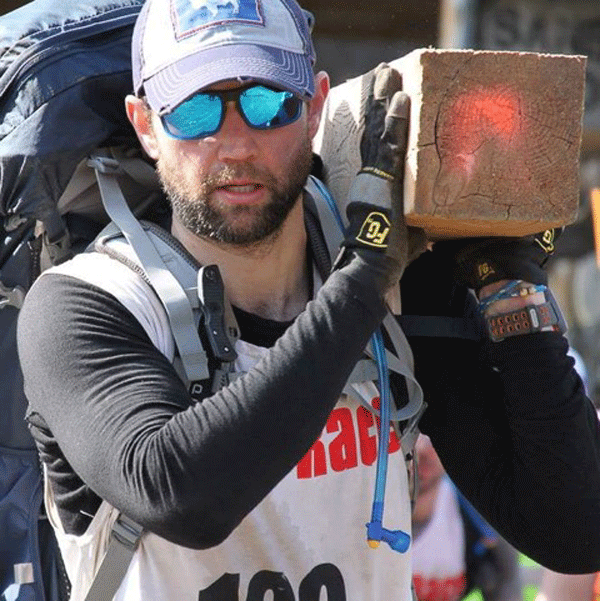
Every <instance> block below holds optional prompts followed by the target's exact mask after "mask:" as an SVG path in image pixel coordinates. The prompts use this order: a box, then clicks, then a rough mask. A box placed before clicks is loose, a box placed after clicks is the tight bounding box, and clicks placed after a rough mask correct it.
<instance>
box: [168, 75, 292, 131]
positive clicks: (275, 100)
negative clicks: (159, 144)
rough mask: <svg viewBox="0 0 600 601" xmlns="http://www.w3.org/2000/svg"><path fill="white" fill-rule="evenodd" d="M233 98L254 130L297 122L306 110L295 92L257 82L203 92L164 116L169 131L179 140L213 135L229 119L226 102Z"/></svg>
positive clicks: (244, 118)
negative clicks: (243, 86) (230, 88)
mask: <svg viewBox="0 0 600 601" xmlns="http://www.w3.org/2000/svg"><path fill="white" fill-rule="evenodd" d="M230 101H233V102H235V105H236V108H237V110H238V112H239V114H240V115H241V116H242V119H243V120H244V121H245V123H246V124H247V125H248V126H249V127H252V128H253V129H275V128H277V127H283V126H284V125H289V124H290V123H293V122H294V121H296V120H297V119H298V117H300V114H301V113H302V100H301V99H300V98H299V97H298V96H295V95H294V94H292V93H291V92H283V91H281V90H274V89H272V88H268V87H266V86H263V85H253V86H250V87H246V88H240V89H237V90H224V91H220V90H215V91H210V92H199V93H198V94H196V95H194V96H192V97H191V98H188V99H187V100H185V101H184V102H182V103H181V104H180V105H178V106H177V107H176V108H175V109H173V110H172V111H171V112H170V113H166V114H165V115H162V117H161V120H162V124H163V127H164V129H165V131H166V132H167V133H168V134H169V135H170V136H172V137H173V138H177V139H178V140H196V139H199V138H205V137H206V136H211V135H213V134H215V133H217V132H218V131H219V129H221V126H222V125H223V121H224V120H225V103H226V102H230Z"/></svg>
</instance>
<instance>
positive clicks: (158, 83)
mask: <svg viewBox="0 0 600 601" xmlns="http://www.w3.org/2000/svg"><path fill="white" fill-rule="evenodd" d="M311 27H312V16H311V15H310V14H309V13H307V12H306V11H304V10H303V9H302V8H301V7H300V6H299V5H298V4H297V3H296V2H295V0H147V1H146V3H145V4H144V6H143V8H142V10H141V12H140V15H139V18H138V20H137V23H136V26H135V29H134V33H133V41H132V65H133V85H134V91H135V93H136V94H138V95H142V94H144V95H145V96H146V98H147V99H148V103H149V104H150V106H151V107H152V109H153V110H155V111H156V112H158V113H159V114H164V113H167V112H169V111H171V110H172V109H173V108H174V107H175V106H177V105H178V104H180V103H181V102H182V101H183V100H185V99H186V98H189V97H190V96H191V95H193V94H194V93H195V92H197V91H200V90H203V89H206V88H208V87H210V86H212V85H214V84H216V83H218V82H223V81H230V80H232V81H238V82H240V83H246V82H248V81H256V82H260V83H263V84H266V85H271V86H274V87H276V88H278V89H281V90H286V91H289V92H292V93H294V94H296V95H297V96H300V97H301V98H303V99H305V100H306V99H309V98H312V96H313V95H314V71H313V68H314V63H315V58H316V57H315V51H314V46H313V43H312V39H311Z"/></svg>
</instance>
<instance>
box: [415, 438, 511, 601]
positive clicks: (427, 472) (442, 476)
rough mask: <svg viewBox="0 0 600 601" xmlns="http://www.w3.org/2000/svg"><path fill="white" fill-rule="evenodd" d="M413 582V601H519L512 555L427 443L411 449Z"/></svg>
mask: <svg viewBox="0 0 600 601" xmlns="http://www.w3.org/2000/svg"><path fill="white" fill-rule="evenodd" d="M415 468H416V488H417V494H416V498H415V504H414V509H413V514H412V533H413V537H414V543H413V566H414V572H413V580H414V585H415V592H416V596H417V599H418V601H459V600H460V599H462V598H463V597H465V596H466V595H468V594H469V593H470V592H472V591H473V590H475V589H479V591H480V592H481V594H482V597H483V599H484V601H521V582H520V578H519V566H518V553H517V551H516V550H515V549H514V548H513V547H512V546H511V545H509V544H508V543H507V542H506V541H505V540H504V539H503V538H502V537H500V536H499V535H498V534H497V533H496V532H494V530H493V529H492V528H491V527H490V526H489V525H488V524H487V523H486V522H485V521H484V520H483V518H482V517H481V516H480V515H479V514H478V513H477V512H476V511H475V509H474V508H473V507H472V505H471V504H470V503H468V501H467V500H466V499H465V498H464V497H463V496H462V495H461V494H460V493H459V491H458V490H457V489H456V487H455V486H454V484H453V483H452V481H451V480H450V479H449V478H448V476H447V475H446V472H445V470H444V467H443V465H442V462H441V461H440V458H439V457H438V455H437V453H436V452H435V449H434V448H433V445H432V444H431V440H430V439H429V437H428V436H426V435H425V434H420V435H419V437H418V438H417V442H416V445H415Z"/></svg>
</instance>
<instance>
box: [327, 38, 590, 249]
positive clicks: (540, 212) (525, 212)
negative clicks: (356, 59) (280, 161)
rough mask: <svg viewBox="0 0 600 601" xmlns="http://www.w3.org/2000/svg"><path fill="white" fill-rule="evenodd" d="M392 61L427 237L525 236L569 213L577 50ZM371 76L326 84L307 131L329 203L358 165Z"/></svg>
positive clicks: (575, 198)
mask: <svg viewBox="0 0 600 601" xmlns="http://www.w3.org/2000/svg"><path fill="white" fill-rule="evenodd" d="M390 64H391V65H392V66H393V67H394V68H396V69H397V70H398V71H399V72H400V73H401V74H402V78H403V87H404V89H405V90H406V91H407V92H408V94H409V96H410V98H411V124H410V134H409V146H408V152H407V160H406V171H405V183H404V203H405V213H406V219H407V222H408V223H409V224H410V225H415V226H419V227H423V228H425V230H426V231H427V233H428V235H429V236H430V238H432V239H436V238H444V237H463V236H483V235H486V236H487V235H498V236H523V235H526V234H530V233H534V232H538V231H541V230H544V229H546V228H548V227H557V226H562V225H567V224H569V223H572V222H573V221H574V219H575V217H576V214H577V207H578V203H579V194H580V191H579V158H580V149H581V138H582V120H583V101H584V89H585V57H582V56H573V55H550V54H538V53H532V52H495V51H485V50H478V51H475V50H434V49H420V50H415V51H413V52H411V53H409V54H407V55H406V56H404V57H402V58H399V59H397V60H395V61H392V62H391V63H390ZM368 81H369V74H364V75H362V76H360V77H356V78H354V79H351V80H349V81H347V82H345V83H343V84H341V85H339V86H336V87H334V88H332V90H331V92H330V96H329V99H328V101H327V104H326V106H325V109H324V111H323V119H322V122H321V127H320V129H319V133H318V134H317V137H316V139H315V151H316V152H318V153H319V154H320V155H321V157H322V158H323V162H324V163H325V167H326V170H327V183H328V185H329V187H330V189H331V191H332V194H333V196H334V198H336V199H337V198H341V197H342V196H343V195H345V194H346V193H347V191H348V188H349V186H350V182H351V181H352V178H353V177H354V175H355V174H356V172H357V171H358V168H359V167H360V156H359V152H358V141H359V139H360V134H361V131H362V129H361V128H362V126H363V113H364V105H365V101H366V90H367V89H368Z"/></svg>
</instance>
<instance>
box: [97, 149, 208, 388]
mask: <svg viewBox="0 0 600 601" xmlns="http://www.w3.org/2000/svg"><path fill="white" fill-rule="evenodd" d="M90 164H91V165H92V166H93V167H94V168H95V169H96V177H97V179H98V187H99V189H100V194H101V196H102V202H103V204H104V207H105V209H106V212H107V213H108V216H109V217H110V218H111V219H112V221H113V223H114V224H115V225H116V226H117V227H118V228H119V229H120V230H121V232H122V233H123V235H124V236H125V238H126V240H127V242H128V244H129V246H130V247H131V250H132V252H133V253H134V255H135V256H136V259H137V262H138V264H139V265H140V266H141V267H142V268H143V270H144V272H145V274H146V276H147V277H148V280H149V281H150V284H151V286H152V288H153V289H154V291H155V292H156V294H157V295H158V297H159V298H160V299H161V301H162V303H163V306H164V308H165V311H166V312H167V317H168V319H169V325H170V328H171V332H172V334H173V338H174V340H175V345H176V346H177V350H178V351H179V355H180V357H181V361H182V364H183V368H184V370H185V374H186V376H187V378H188V379H189V381H191V382H195V381H199V380H206V379H208V377H209V373H208V359H207V356H206V352H205V351H204V348H203V346H202V342H201V341H200V337H199V335H198V331H197V329H196V323H195V321H194V315H193V312H192V308H191V306H190V302H189V300H188V297H187V295H186V293H185V290H184V289H183V288H182V286H181V284H180V283H179V282H178V281H177V278H176V277H175V276H174V275H173V274H172V273H171V271H170V270H169V268H168V267H167V266H166V265H165V263H164V261H163V259H162V257H161V256H160V254H159V252H158V251H157V249H156V247H155V246H154V244H153V242H152V240H151V239H150V238H149V237H148V235H147V234H146V232H145V230H144V228H143V227H142V225H141V224H140V222H139V221H138V220H137V219H136V218H135V216H134V215H133V213H132V212H131V210H130V209H129V206H128V205H127V202H126V200H125V197H124V196H123V192H122V191H121V188H120V187H119V184H118V182H117V180H116V175H117V174H118V173H119V172H120V166H119V162H118V161H117V160H116V159H112V158H109V157H104V156H98V155H95V156H93V157H92V158H91V159H90Z"/></svg>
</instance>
